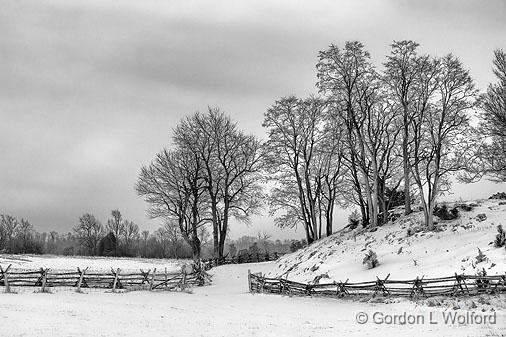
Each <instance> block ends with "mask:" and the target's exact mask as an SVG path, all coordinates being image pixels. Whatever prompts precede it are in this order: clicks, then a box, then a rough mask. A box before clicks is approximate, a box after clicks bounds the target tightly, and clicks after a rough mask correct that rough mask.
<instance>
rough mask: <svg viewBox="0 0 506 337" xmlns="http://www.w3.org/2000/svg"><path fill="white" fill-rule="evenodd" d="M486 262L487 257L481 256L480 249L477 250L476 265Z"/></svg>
mask: <svg viewBox="0 0 506 337" xmlns="http://www.w3.org/2000/svg"><path fill="white" fill-rule="evenodd" d="M487 260H488V258H487V256H486V255H485V254H483V252H482V251H481V249H480V248H478V255H476V263H477V264H478V263H480V262H484V261H487Z"/></svg>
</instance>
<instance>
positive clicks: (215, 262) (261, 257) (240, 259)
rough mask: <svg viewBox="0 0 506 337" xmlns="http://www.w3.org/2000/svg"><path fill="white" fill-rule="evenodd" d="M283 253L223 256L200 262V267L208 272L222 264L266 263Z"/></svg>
mask: <svg viewBox="0 0 506 337" xmlns="http://www.w3.org/2000/svg"><path fill="white" fill-rule="evenodd" d="M283 255H285V253H277V252H274V253H255V254H242V255H234V256H232V257H228V256H224V257H221V258H217V259H207V260H202V266H203V267H204V269H205V270H209V269H211V268H213V267H216V266H221V265H224V264H239V263H254V262H266V261H276V260H277V259H279V258H280V257H281V256H283Z"/></svg>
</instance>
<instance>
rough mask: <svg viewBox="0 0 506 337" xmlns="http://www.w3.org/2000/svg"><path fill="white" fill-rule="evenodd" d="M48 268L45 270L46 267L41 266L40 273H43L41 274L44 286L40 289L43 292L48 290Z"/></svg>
mask: <svg viewBox="0 0 506 337" xmlns="http://www.w3.org/2000/svg"><path fill="white" fill-rule="evenodd" d="M48 270H49V269H46V270H44V269H42V268H40V273H41V276H42V286H41V288H40V291H41V292H43V293H45V292H46V282H47V271H48Z"/></svg>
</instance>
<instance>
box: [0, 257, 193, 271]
mask: <svg viewBox="0 0 506 337" xmlns="http://www.w3.org/2000/svg"><path fill="white" fill-rule="evenodd" d="M185 262H189V261H188V260H171V259H143V258H126V257H125V258H121V257H114V258H110V257H85V256H55V255H7V254H0V266H2V267H4V268H5V267H7V266H8V265H10V264H12V267H11V268H12V269H30V270H38V269H39V268H51V269H54V270H72V271H75V270H76V269H77V268H78V267H79V268H81V269H83V268H86V267H88V269H89V270H94V271H102V270H105V271H110V270H111V268H113V269H117V268H120V269H121V270H122V271H130V270H133V271H139V269H144V270H145V271H147V270H148V269H151V270H153V269H154V268H156V269H157V270H158V271H164V270H165V268H167V271H173V270H179V269H180V267H181V265H182V264H184V263H185Z"/></svg>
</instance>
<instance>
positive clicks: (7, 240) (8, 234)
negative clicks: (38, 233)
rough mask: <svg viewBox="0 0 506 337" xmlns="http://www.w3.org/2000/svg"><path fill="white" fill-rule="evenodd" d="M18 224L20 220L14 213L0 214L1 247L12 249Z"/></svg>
mask: <svg viewBox="0 0 506 337" xmlns="http://www.w3.org/2000/svg"><path fill="white" fill-rule="evenodd" d="M18 226H19V221H18V220H17V219H16V218H15V217H13V216H12V215H8V214H2V215H1V216H0V249H2V248H4V249H10V247H11V245H12V240H13V239H14V236H15V234H16V230H17V228H18Z"/></svg>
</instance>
